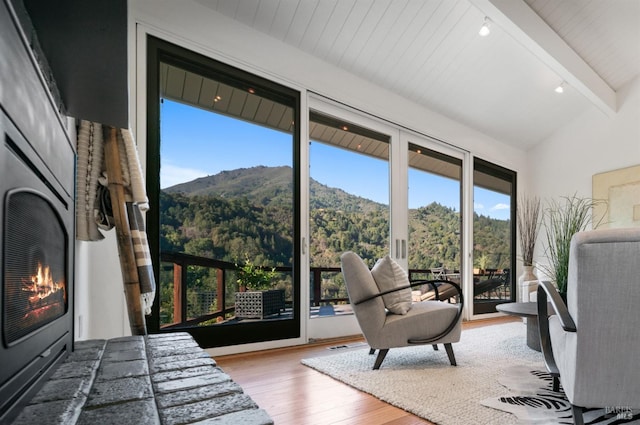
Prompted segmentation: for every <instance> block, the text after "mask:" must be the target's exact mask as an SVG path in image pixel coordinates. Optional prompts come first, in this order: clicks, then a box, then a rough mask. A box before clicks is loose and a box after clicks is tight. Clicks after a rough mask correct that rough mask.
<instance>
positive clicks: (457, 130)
mask: <svg viewBox="0 0 640 425" xmlns="http://www.w3.org/2000/svg"><path fill="white" fill-rule="evenodd" d="M129 7H130V13H129V19H130V32H129V34H130V49H131V51H132V54H131V55H130V64H129V65H130V69H131V72H130V75H131V80H132V81H131V90H130V93H131V107H130V110H131V111H132V114H133V116H132V121H131V122H132V128H133V129H134V132H135V133H136V141H137V143H138V145H139V146H140V156H141V158H144V151H145V128H144V123H145V111H144V93H145V87H144V85H145V76H144V75H145V68H144V57H145V51H144V46H145V43H144V39H138V40H135V39H134V37H133V35H134V34H136V28H135V26H136V25H137V26H138V29H137V30H138V33H143V32H148V33H150V34H152V35H155V36H157V37H159V38H163V39H165V40H167V41H170V42H173V43H176V44H179V45H182V46H184V47H186V48H188V49H191V50H194V51H197V52H199V53H202V54H204V55H207V56H210V57H212V58H214V59H217V60H220V61H223V62H226V63H228V64H230V65H234V66H237V67H240V68H243V69H245V70H247V71H249V72H253V73H255V74H258V75H261V76H263V77H266V78H270V79H272V80H274V81H276V82H279V83H282V84H285V85H288V86H291V87H293V88H295V89H298V90H301V91H302V92H303V94H304V93H306V91H305V90H309V91H313V92H315V93H318V94H321V95H323V96H326V97H328V98H331V99H333V100H336V101H339V102H342V103H345V104H347V105H350V106H352V107H355V108H357V109H360V110H362V111H365V112H367V113H370V114H372V115H375V116H378V117H381V118H384V119H386V120H388V121H391V122H393V123H395V124H399V125H402V126H405V127H407V128H410V129H413V130H415V131H417V132H420V133H423V134H426V135H429V136H431V137H435V138H438V139H440V140H443V141H445V142H447V143H450V144H452V145H455V146H458V147H460V148H463V149H465V150H468V151H469V152H471V153H472V154H474V155H477V156H480V157H482V158H483V159H486V160H488V161H492V162H495V163H497V164H499V165H502V166H504V167H507V168H510V169H512V170H515V171H517V172H518V173H519V174H520V179H522V181H524V176H525V175H526V166H527V164H526V161H525V156H524V152H522V151H520V150H518V149H515V148H513V147H511V146H508V145H506V144H503V143H501V142H499V141H497V140H495V139H492V138H490V137H488V136H486V135H484V134H482V133H480V132H478V131H476V130H473V129H471V128H469V127H466V126H464V125H462V124H459V123H457V122H455V121H453V120H450V119H448V118H446V117H444V116H442V115H440V114H438V113H436V112H434V111H431V110H428V109H426V108H423V107H421V106H418V105H416V104H414V103H412V102H409V101H407V100H406V99H404V98H401V97H399V96H397V95H396V94H395V93H392V92H389V91H386V90H382V89H380V88H378V87H377V86H374V85H372V84H370V83H368V82H366V81H364V80H362V79H360V78H359V77H357V76H355V75H353V74H349V73H347V72H344V71H342V70H339V69H337V68H335V67H333V66H331V65H328V64H326V63H324V62H321V61H319V60H318V59H315V58H313V57H311V56H309V55H307V54H305V53H303V52H301V51H299V50H297V49H294V48H292V47H289V46H287V45H284V44H283V43H280V42H279V41H277V40H275V39H271V38H268V37H266V36H264V35H262V34H259V33H257V32H255V31H253V30H251V29H249V28H248V27H245V26H243V25H240V24H238V23H236V22H234V21H232V20H231V19H229V18H227V17H225V16H222V15H220V14H218V13H216V12H214V11H212V10H210V9H208V8H206V7H204V6H202V5H200V4H198V3H196V2H195V1H192V0H182V1H173V0H133V1H131V2H130V3H129ZM303 128H305V127H303ZM99 244H101V245H99ZM108 244H109V241H103V242H99V243H97V244H96V245H93V244H91V245H90V246H89V247H87V248H86V251H87V252H86V253H84V254H83V255H86V256H87V258H88V259H89V264H87V266H88V271H87V272H86V273H84V272H82V274H86V275H87V276H88V277H89V281H90V282H91V289H90V292H89V297H90V300H91V306H90V307H89V308H88V309H85V312H86V313H83V314H88V315H90V316H91V317H90V318H85V319H83V323H85V322H86V323H87V326H86V333H85V335H84V337H86V338H110V337H113V336H117V335H122V334H123V333H126V329H127V328H128V320H127V318H126V310H125V309H124V308H123V307H122V305H123V299H124V296H123V290H122V280H121V277H119V275H118V274H117V273H116V272H117V269H113V268H114V267H116V264H117V261H118V260H117V250H116V246H115V242H114V243H111V244H110V245H108ZM123 329H125V331H123Z"/></svg>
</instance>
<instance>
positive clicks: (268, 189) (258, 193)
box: [164, 165, 386, 212]
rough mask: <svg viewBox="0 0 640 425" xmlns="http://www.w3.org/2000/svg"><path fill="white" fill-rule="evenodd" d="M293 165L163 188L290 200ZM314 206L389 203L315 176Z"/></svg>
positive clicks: (263, 201) (367, 207)
mask: <svg viewBox="0 0 640 425" xmlns="http://www.w3.org/2000/svg"><path fill="white" fill-rule="evenodd" d="M292 187H293V169H292V168H291V167H288V166H280V167H266V166H262V165H261V166H257V167H251V168H239V169H236V170H230V171H222V172H220V173H218V174H215V175H213V176H206V177H200V178H198V179H195V180H192V181H190V182H186V183H180V184H177V185H175V186H171V187H168V188H166V189H164V191H165V192H166V193H181V194H183V195H186V196H218V197H220V198H225V199H233V198H247V199H249V200H251V201H252V202H253V203H256V204H260V205H273V204H280V205H282V204H285V205H287V204H290V203H291V193H292ZM309 193H310V200H311V205H310V207H311V209H320V208H326V209H336V210H342V211H364V212H369V211H375V210H379V209H380V208H386V206H384V205H382V204H379V203H377V202H374V201H371V200H368V199H365V198H361V197H359V196H355V195H351V194H349V193H347V192H345V191H344V190H342V189H338V188H333V187H329V186H326V185H324V184H322V183H319V182H317V181H316V180H314V179H311V181H310V187H309Z"/></svg>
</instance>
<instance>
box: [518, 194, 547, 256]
mask: <svg viewBox="0 0 640 425" xmlns="http://www.w3.org/2000/svg"><path fill="white" fill-rule="evenodd" d="M541 208H542V207H541V204H540V198H538V197H535V196H534V197H527V196H522V197H520V199H519V201H518V236H519V238H520V251H521V253H522V264H523V265H524V266H533V252H534V251H535V248H536V241H537V239H538V232H539V231H540V226H541V224H542V215H541Z"/></svg>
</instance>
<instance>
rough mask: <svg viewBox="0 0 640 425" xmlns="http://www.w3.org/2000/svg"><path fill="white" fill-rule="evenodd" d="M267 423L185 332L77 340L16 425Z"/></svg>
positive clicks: (267, 417)
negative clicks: (72, 350) (72, 349)
mask: <svg viewBox="0 0 640 425" xmlns="http://www.w3.org/2000/svg"><path fill="white" fill-rule="evenodd" d="M36 423H37V424H42V425H63V424H64V425H94V424H102V425H105V424H118V425H121V424H136V425H161V424H162V425H178V424H199V425H205V424H219V425H225V424H226V425H238V424H251V425H268V424H273V421H272V420H271V418H270V417H269V415H268V414H267V413H266V412H265V411H264V410H262V409H260V408H258V406H257V405H256V403H255V402H254V401H253V400H252V399H251V397H249V396H248V395H247V394H245V393H244V392H243V390H242V388H241V387H240V386H239V385H238V384H237V383H235V382H234V381H233V380H232V379H231V378H230V377H229V375H227V374H226V373H224V372H223V371H222V370H221V369H220V368H218V367H217V366H216V362H215V360H213V359H212V358H211V357H210V356H209V355H208V354H207V353H206V352H205V351H204V350H202V349H201V348H200V347H199V346H198V345H197V343H196V342H195V341H194V340H193V339H192V338H191V336H190V335H189V334H187V333H168V334H159V335H148V336H144V337H142V336H132V337H123V338H115V339H110V340H107V341H105V340H90V341H82V342H76V344H75V351H74V352H73V353H72V354H71V355H70V356H69V357H68V358H67V360H66V361H65V362H64V363H62V364H61V365H60V367H59V368H58V369H57V371H56V372H55V373H54V375H53V376H52V377H51V379H50V380H49V381H48V382H47V383H46V384H45V385H44V386H43V387H42V389H41V390H40V392H38V393H37V394H36V395H35V397H33V398H32V399H31V401H30V402H29V404H28V405H27V406H26V407H25V408H24V409H23V410H22V412H21V414H20V416H18V417H17V418H16V420H15V421H14V422H13V425H33V424H36Z"/></svg>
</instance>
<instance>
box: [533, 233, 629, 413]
mask: <svg viewBox="0 0 640 425" xmlns="http://www.w3.org/2000/svg"><path fill="white" fill-rule="evenodd" d="M569 255H570V259H569V274H568V282H567V297H566V298H567V303H566V305H565V303H564V302H563V300H562V298H561V297H560V295H559V294H558V292H557V291H556V289H555V287H554V286H553V285H551V283H550V282H541V283H540V286H539V287H538V313H539V314H538V320H539V325H540V342H541V345H542V351H543V353H544V357H545V363H546V365H547V369H548V370H549V372H550V373H551V374H552V376H554V390H556V391H557V390H558V389H559V383H562V387H563V389H564V392H565V394H566V396H567V399H568V400H569V402H570V403H571V405H572V408H573V418H574V423H575V424H579V425H582V424H583V423H584V421H583V408H609V410H610V411H619V410H620V409H623V410H624V411H625V412H630V411H631V410H632V409H638V408H640V367H638V359H639V358H640V357H639V356H640V228H635V229H607V230H592V231H585V232H579V233H576V234H575V235H574V237H573V239H572V241H571V249H570V252H569ZM547 300H548V301H550V302H551V304H552V305H553V310H554V311H550V312H548V313H549V314H551V315H550V316H548V314H547V311H545V310H546V305H547Z"/></svg>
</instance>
